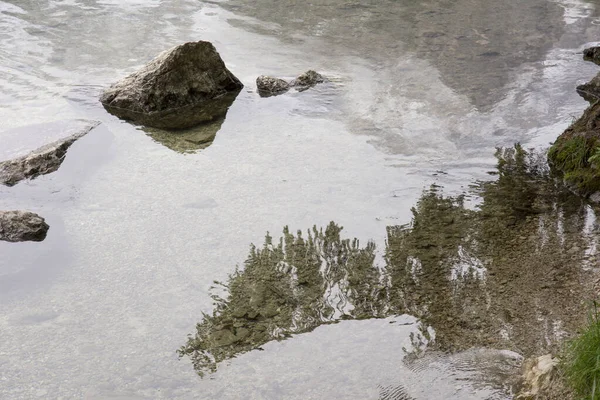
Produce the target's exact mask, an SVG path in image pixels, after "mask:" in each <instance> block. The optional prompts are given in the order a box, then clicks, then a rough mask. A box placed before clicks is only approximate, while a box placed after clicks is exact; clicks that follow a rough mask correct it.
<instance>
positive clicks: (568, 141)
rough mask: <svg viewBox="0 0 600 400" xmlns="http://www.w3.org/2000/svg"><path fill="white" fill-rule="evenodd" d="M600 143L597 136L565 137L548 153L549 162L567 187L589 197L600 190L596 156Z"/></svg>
mask: <svg viewBox="0 0 600 400" xmlns="http://www.w3.org/2000/svg"><path fill="white" fill-rule="evenodd" d="M599 150H600V141H599V140H598V138H597V137H596V136H595V135H574V134H571V135H568V136H565V135H563V136H562V137H559V139H558V140H557V141H556V143H555V144H554V145H553V146H552V147H551V148H550V150H549V151H548V161H549V162H550V164H551V165H552V168H553V170H554V171H556V172H558V173H560V174H561V175H562V176H563V178H564V180H565V182H566V183H567V185H569V186H571V187H572V188H573V189H574V190H575V191H577V192H578V193H580V194H582V195H584V196H587V195H590V194H592V193H594V192H596V191H598V190H600V170H599V169H598V168H597V167H596V164H597V162H596V161H595V160H596V159H595V157H596V154H598V151H599Z"/></svg>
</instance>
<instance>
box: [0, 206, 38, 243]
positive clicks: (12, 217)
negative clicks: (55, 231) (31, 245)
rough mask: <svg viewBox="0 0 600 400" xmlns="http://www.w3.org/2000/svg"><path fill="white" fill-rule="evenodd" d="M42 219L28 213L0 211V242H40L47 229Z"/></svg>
mask: <svg viewBox="0 0 600 400" xmlns="http://www.w3.org/2000/svg"><path fill="white" fill-rule="evenodd" d="M49 228H50V227H49V226H48V224H46V222H45V220H44V218H42V217H40V216H39V215H37V214H34V213H32V212H29V211H0V240H4V241H7V242H25V241H34V242H41V241H42V240H44V239H45V238H46V234H47V233H48V229H49Z"/></svg>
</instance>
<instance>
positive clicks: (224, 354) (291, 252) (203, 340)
mask: <svg viewBox="0 0 600 400" xmlns="http://www.w3.org/2000/svg"><path fill="white" fill-rule="evenodd" d="M341 229H342V228H341V227H339V226H337V225H336V224H334V223H331V224H329V226H328V227H327V228H326V229H325V232H323V230H317V229H316V228H313V230H312V232H309V233H308V235H307V238H306V239H304V238H303V236H302V233H301V232H298V233H297V234H296V235H293V234H291V233H290V232H289V230H288V229H287V228H284V231H283V237H282V238H281V239H280V241H279V244H278V245H277V246H275V245H273V243H272V238H271V237H270V236H268V235H267V237H266V239H265V243H264V245H263V247H262V248H257V247H255V246H252V247H251V249H250V253H249V255H248V259H247V260H246V262H245V264H244V269H243V271H239V270H237V271H236V272H235V273H233V274H232V275H231V276H230V278H229V281H228V283H227V284H226V285H222V286H223V288H224V289H225V290H226V291H227V295H226V296H225V298H221V297H218V296H214V299H215V301H216V306H215V309H214V311H213V313H212V315H205V316H204V319H203V320H202V321H201V322H200V323H199V324H198V325H197V327H196V334H195V335H194V336H190V337H189V339H188V342H187V344H186V345H185V346H183V347H182V348H181V349H180V350H179V354H180V355H188V356H190V358H191V359H192V362H193V364H194V367H195V368H196V370H197V371H198V373H199V374H200V375H203V374H204V373H206V372H212V371H215V370H216V368H217V364H218V363H219V362H221V361H223V360H225V359H228V358H231V357H234V356H235V355H237V354H241V353H244V352H247V351H249V350H252V349H255V348H258V347H259V346H261V345H262V344H264V343H266V342H268V341H271V340H279V339H283V338H286V337H288V336H289V335H290V334H293V333H301V332H306V331H310V330H312V329H314V328H316V327H317V326H319V325H322V324H324V323H332V322H335V321H336V320H337V319H340V318H355V317H374V316H376V315H377V314H376V313H377V307H376V306H374V305H373V304H374V299H376V298H378V297H379V296H380V293H381V292H382V290H381V287H380V286H381V280H380V274H379V270H378V269H377V268H376V267H375V266H374V264H373V261H374V258H375V245H374V244H373V243H369V244H367V246H366V247H365V248H360V246H359V242H358V240H356V239H355V240H353V241H350V240H347V239H342V238H341V237H340V231H341Z"/></svg>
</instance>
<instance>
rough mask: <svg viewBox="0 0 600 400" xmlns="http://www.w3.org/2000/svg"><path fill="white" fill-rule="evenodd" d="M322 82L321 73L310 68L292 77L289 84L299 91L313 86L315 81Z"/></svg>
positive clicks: (323, 79) (323, 80)
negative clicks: (294, 77)
mask: <svg viewBox="0 0 600 400" xmlns="http://www.w3.org/2000/svg"><path fill="white" fill-rule="evenodd" d="M323 82H325V78H323V75H321V74H319V73H318V72H315V71H313V70H312V69H310V70H308V71H306V72H305V73H303V74H302V75H300V76H299V77H297V78H296V79H294V80H293V81H292V82H291V84H290V85H291V86H293V87H295V88H297V89H298V90H299V91H303V90H306V89H309V88H311V87H313V86H315V85H316V84H317V83H323Z"/></svg>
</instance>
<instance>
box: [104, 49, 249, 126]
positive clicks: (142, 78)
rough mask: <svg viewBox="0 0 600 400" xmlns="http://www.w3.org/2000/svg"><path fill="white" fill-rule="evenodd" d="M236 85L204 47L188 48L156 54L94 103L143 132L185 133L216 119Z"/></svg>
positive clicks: (213, 53)
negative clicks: (151, 128)
mask: <svg viewBox="0 0 600 400" xmlns="http://www.w3.org/2000/svg"><path fill="white" fill-rule="evenodd" d="M242 88H243V85H242V83H241V82H240V81H239V80H238V79H237V78H236V77H235V76H234V75H233V74H232V73H231V72H230V71H229V70H228V69H227V67H226V66H225V63H224V62H223V60H222V59H221V56H220V55H219V53H218V52H217V50H216V49H215V47H214V46H213V45H212V44H211V43H210V42H205V41H199V42H189V43H185V44H182V45H179V46H176V47H174V48H172V49H170V50H167V51H164V52H163V53H161V54H159V55H158V56H157V57H156V58H155V59H153V60H152V61H150V62H149V63H148V64H146V65H145V66H144V67H142V68H141V69H140V70H139V71H137V72H135V73H133V74H131V75H129V76H127V77H125V78H123V79H122V80H120V81H119V82H117V83H115V84H114V85H112V86H111V87H110V88H108V89H107V90H106V91H105V92H104V93H103V94H102V96H101V97H100V101H101V102H102V105H103V106H104V108H105V109H106V110H107V111H108V112H110V113H111V114H114V115H116V116H117V117H119V118H121V119H124V120H129V121H133V122H134V123H137V124H140V125H145V126H148V127H154V128H161V129H186V128H190V127H193V126H195V125H198V124H201V123H204V122H208V121H213V120H215V119H219V118H222V117H223V116H224V115H225V114H226V112H227V110H228V108H229V106H230V105H231V104H232V103H233V100H234V99H235V98H236V96H237V95H238V93H239V92H240V90H241V89H242Z"/></svg>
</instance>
